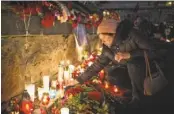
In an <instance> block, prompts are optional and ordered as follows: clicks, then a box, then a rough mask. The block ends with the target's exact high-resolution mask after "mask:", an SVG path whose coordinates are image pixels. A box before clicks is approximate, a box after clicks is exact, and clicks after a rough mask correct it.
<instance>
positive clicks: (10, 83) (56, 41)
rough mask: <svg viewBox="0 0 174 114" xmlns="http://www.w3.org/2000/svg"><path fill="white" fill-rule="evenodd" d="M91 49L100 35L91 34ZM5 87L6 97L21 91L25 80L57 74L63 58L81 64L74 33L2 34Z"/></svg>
mask: <svg viewBox="0 0 174 114" xmlns="http://www.w3.org/2000/svg"><path fill="white" fill-rule="evenodd" d="M88 38H89V39H90V40H91V41H92V42H91V41H90V42H91V43H89V44H90V46H89V47H90V48H91V51H92V50H94V48H96V46H97V42H98V38H96V36H89V35H88ZM1 44H2V46H1V53H2V55H1V57H2V67H1V68H2V71H1V75H2V76H1V79H2V80H1V84H2V85H1V90H2V93H1V95H2V97H1V99H2V101H6V100H9V99H10V98H11V97H13V96H16V95H18V94H20V93H21V92H22V91H23V90H24V84H25V83H28V82H29V83H35V82H38V81H40V80H41V78H42V76H44V75H49V76H55V75H56V76H57V67H58V64H59V63H60V61H61V60H70V61H71V62H72V64H77V63H79V61H78V60H77V58H78V54H77V51H76V43H75V38H74V36H73V35H69V36H68V37H67V38H65V37H63V35H48V36H45V35H44V36H40V35H38V36H28V37H22V36H11V37H8V38H1Z"/></svg>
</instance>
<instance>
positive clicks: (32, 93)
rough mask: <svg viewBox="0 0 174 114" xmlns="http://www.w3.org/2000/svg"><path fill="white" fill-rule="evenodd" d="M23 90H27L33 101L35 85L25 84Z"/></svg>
mask: <svg viewBox="0 0 174 114" xmlns="http://www.w3.org/2000/svg"><path fill="white" fill-rule="evenodd" d="M25 90H27V92H28V93H29V95H30V98H31V101H34V97H35V85H34V84H25Z"/></svg>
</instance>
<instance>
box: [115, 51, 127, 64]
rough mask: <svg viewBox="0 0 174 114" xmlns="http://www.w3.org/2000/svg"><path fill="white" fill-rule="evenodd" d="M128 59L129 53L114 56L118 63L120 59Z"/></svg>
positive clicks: (119, 53)
mask: <svg viewBox="0 0 174 114" xmlns="http://www.w3.org/2000/svg"><path fill="white" fill-rule="evenodd" d="M129 58H130V53H129V52H118V53H117V54H116V55H115V60H116V61H118V62H120V61H121V60H122V59H129Z"/></svg>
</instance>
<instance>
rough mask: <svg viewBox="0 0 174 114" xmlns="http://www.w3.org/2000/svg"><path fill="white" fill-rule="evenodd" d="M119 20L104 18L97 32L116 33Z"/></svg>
mask: <svg viewBox="0 0 174 114" xmlns="http://www.w3.org/2000/svg"><path fill="white" fill-rule="evenodd" d="M117 26H118V22H117V21H116V20H115V19H103V20H102V22H101V23H100V25H99V26H98V28H97V34H100V33H116V29H117Z"/></svg>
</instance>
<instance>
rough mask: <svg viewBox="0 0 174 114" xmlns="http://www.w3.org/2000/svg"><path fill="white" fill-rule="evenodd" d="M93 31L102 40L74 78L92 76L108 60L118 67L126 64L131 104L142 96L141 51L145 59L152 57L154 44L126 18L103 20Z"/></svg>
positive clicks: (143, 70) (143, 76) (143, 72)
mask: <svg viewBox="0 0 174 114" xmlns="http://www.w3.org/2000/svg"><path fill="white" fill-rule="evenodd" d="M97 33H98V35H99V38H100V39H101V41H102V43H103V50H102V54H101V55H100V57H99V58H98V59H97V60H96V61H95V62H94V64H93V65H91V66H90V67H89V68H88V69H87V70H86V71H85V72H84V73H83V74H81V75H80V76H79V77H77V80H78V82H80V83H84V82H85V81H87V80H89V79H90V78H92V76H95V75H96V74H97V73H98V72H99V71H100V70H102V69H103V68H104V67H105V66H107V65H108V64H109V63H110V62H111V61H112V62H113V63H114V64H115V65H117V66H119V65H126V66H127V69H128V74H129V76H130V79H131V84H132V101H131V103H135V102H136V101H139V100H140V96H141V94H142V95H143V92H144V88H143V81H144V78H145V74H146V73H145V71H146V69H145V61H144V50H146V51H147V54H148V56H149V59H150V60H152V59H154V58H156V56H155V53H154V51H155V49H154V47H153V46H152V45H151V44H150V42H148V39H147V38H145V36H143V34H141V33H140V32H139V31H138V30H136V29H134V28H132V25H131V23H130V21H129V20H124V21H122V22H121V23H120V24H118V23H117V22H116V20H114V19H106V20H103V21H102V22H101V24H100V25H99V26H98V30H97Z"/></svg>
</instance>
